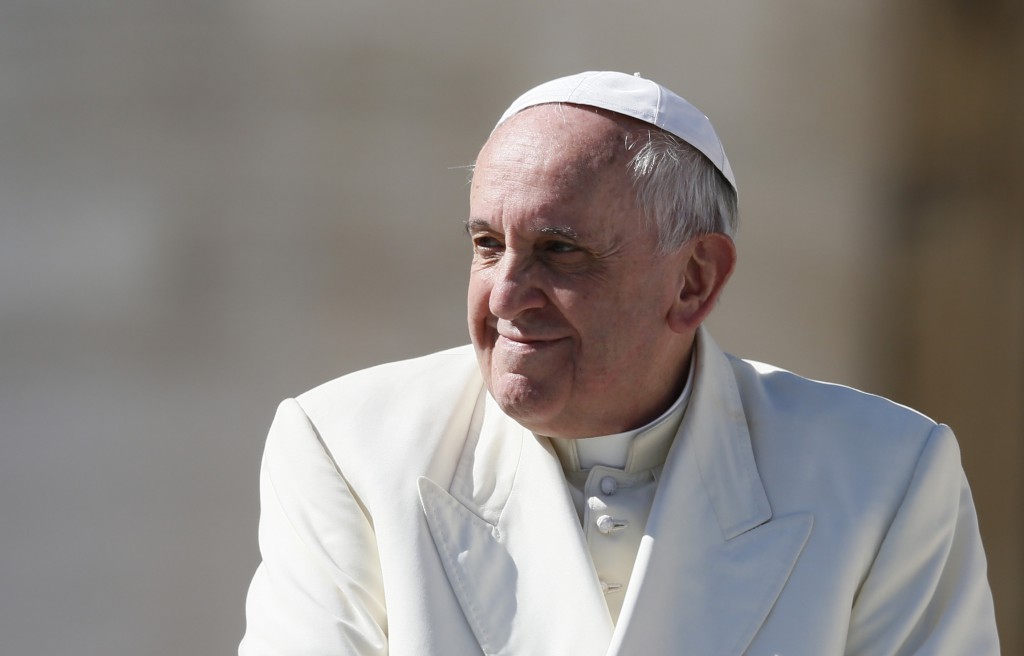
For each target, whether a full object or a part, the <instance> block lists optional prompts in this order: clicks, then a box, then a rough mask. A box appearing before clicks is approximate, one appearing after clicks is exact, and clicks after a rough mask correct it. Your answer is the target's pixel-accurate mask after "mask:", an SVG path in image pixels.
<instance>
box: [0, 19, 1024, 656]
mask: <svg viewBox="0 0 1024 656" xmlns="http://www.w3.org/2000/svg"><path fill="white" fill-rule="evenodd" d="M960 4H962V3H953V2H938V3H933V4H930V5H929V4H927V3H924V2H916V3H915V2H905V3H889V2H881V0H868V1H867V2H847V3H839V2H825V1H822V0H816V1H812V0H769V1H755V0H727V1H723V2H715V3H678V2H677V3H669V2H652V1H650V0H641V1H638V2H632V3H628V4H626V3H622V4H620V3H614V2H605V1H598V2H589V3H582V2H580V3H571V2H565V3H551V2H534V1H526V2H516V3H496V2H470V1H468V0H465V1H458V0H435V1H434V2H430V3H417V2H412V1H411V0H398V1H395V2H387V3H383V2H381V3H373V2H369V1H366V2H351V1H344V0H343V1H340V2H338V1H336V2H317V1H305V0H300V1H299V2H289V3H282V2H267V1H266V0H251V1H247V2H242V1H240V0H222V1H220V2H215V1H214V2H196V1H195V0H184V1H180V2H169V1H164V2H158V1H156V0H135V1H131V2H129V1H128V0H96V1H93V2H87V3H82V2H70V1H65V0H34V1H33V2H27V1H12V0H8V1H6V2H3V3H2V5H0V418H2V422H0V426H2V429H0V430H2V434H0V652H2V653H5V654H7V653H9V654H64V653H69V654H70V653H73V654H81V655H91V654H96V655H100V654H103V655H109V654H167V655H170V654H219V653H230V652H232V651H233V650H234V649H235V645H236V644H237V641H238V639H239V638H240V637H241V634H242V632H243V629H244V615H243V612H244V608H243V604H244V597H245V593H246V587H247V584H248V580H249V577H250V576H251V574H252V571H253V569H254V568H255V567H256V565H257V564H258V562H259V554H258V551H257V545H256V523H257V518H258V512H259V509H258V498H257V492H258V490H257V477H258V469H259V460H260V455H261V449H262V442H263V438H264V436H265V433H266V429H267V427H268V425H269V423H270V420H271V418H272V416H273V413H274V408H275V405H276V403H277V402H278V401H279V400H280V399H282V398H284V397H287V396H291V395H294V394H297V393H300V392H301V391H303V390H305V389H307V388H309V387H311V386H313V385H316V384H318V383H320V382H322V381H325V380H327V379H330V378H333V377H335V376H338V375H340V374H342V373H345V372H348V371H351V370H354V369H357V368H361V367H364V366H367V365H370V364H373V363H376V362H380V361H384V360H393V359H398V358H402V357H407V356H412V355H417V354H422V353H425V352H428V351H431V350H435V349H439V348H442V347H447V346H452V345H456V344H460V343H463V342H465V341H467V333H466V329H465V320H464V293H465V292H464V286H465V275H466V271H467V266H468V261H469V257H468V256H469V251H468V247H467V240H466V239H465V237H464V235H463V234H462V227H461V221H462V219H463V217H464V215H465V212H466V207H467V198H466V197H467V185H466V179H467V175H466V172H465V170H464V169H462V168H460V167H463V166H465V165H467V164H470V163H471V162H472V161H473V159H474V158H475V155H476V151H477V149H478V148H479V146H480V145H481V144H482V142H483V140H484V139H485V138H486V136H487V134H488V132H489V130H490V127H491V125H492V123H493V121H494V120H496V118H497V117H498V116H499V115H500V113H501V111H503V109H504V108H505V106H506V105H507V104H508V103H509V102H511V100H512V99H513V98H514V97H515V96H516V95H518V94H519V93H520V92H521V91H523V90H525V89H526V88H528V87H530V86H532V85H534V84H536V83H539V82H541V81H543V80H545V79H549V78H552V77H556V76H559V75H563V74H569V73H574V72H578V71H581V70H587V69H606V68H607V69H616V70H624V71H626V72H633V71H641V72H642V73H643V74H644V75H645V76H648V77H652V78H654V79H657V80H659V81H661V82H662V83H664V84H666V85H667V86H670V87H672V88H674V89H676V90H677V91H679V92H680V93H682V94H683V95H684V96H686V97H687V98H688V99H690V100H691V101H692V102H694V103H695V104H697V105H698V106H699V107H701V109H703V110H704V111H705V112H706V113H707V114H708V115H709V116H710V117H711V118H712V120H713V121H714V123H715V126H716V127H717V129H718V131H719V133H720V134H721V135H722V138H723V140H724V142H725V145H726V147H727V150H728V152H729V156H730V159H731V161H732V165H733V168H734V170H735V171H736V175H737V177H738V180H739V186H740V201H741V202H740V205H741V214H742V229H741V236H740V240H739V248H740V258H741V259H740V266H739V269H738V271H737V274H736V276H735V277H734V279H733V282H732V283H731V285H730V287H729V288H728V289H727V291H726V294H725V297H724V299H723V301H722V303H721V305H720V307H719V308H718V309H717V310H716V314H715V315H714V317H713V319H712V321H711V325H712V329H713V332H714V333H715V335H716V338H717V339H718V341H719V342H720V343H721V344H722V345H723V347H725V348H726V349H727V350H731V351H733V352H735V353H737V354H740V355H743V356H746V357H753V358H755V359H760V360H765V361H769V362H773V363H775V364H778V365H781V366H784V367H786V368H789V369H793V370H795V371H797V372H798V373H801V374H804V375H807V376H811V377H815V378H825V379H829V380H832V381H836V382H841V383H845V384H849V385H854V386H858V387H863V388H867V389H869V390H872V391H876V392H880V393H884V394H887V395H892V396H893V397H894V398H896V399H897V400H900V401H904V402H908V403H913V404H915V405H918V406H919V407H922V409H924V410H926V411H927V412H929V413H931V414H933V415H935V416H936V418H938V419H942V420H945V421H949V422H950V423H952V424H953V425H954V428H955V429H957V430H958V434H959V435H960V438H961V442H962V447H963V450H964V458H965V465H966V466H968V473H969V475H970V476H971V477H972V480H973V481H974V483H975V489H976V494H977V496H978V499H979V510H980V512H981V515H982V527H983V530H984V531H985V539H986V543H987V546H988V548H989V552H990V556H991V557H992V561H993V565H992V566H993V571H994V573H993V576H992V579H993V582H994V584H996V586H997V590H996V592H997V599H999V603H1000V612H1001V614H1002V615H1001V621H1002V623H1003V626H1002V629H1003V630H1004V641H1006V649H1007V652H1006V653H1012V651H1011V650H1012V649H1013V648H1014V647H1013V645H1019V644H1020V642H1019V640H1020V638H1019V636H1020V633H1019V632H1020V629H1019V628H1018V627H1016V626H1012V625H1011V624H1016V621H1017V619H1019V612H1018V610H1019V609H1020V597H1021V577H1020V567H1019V565H1018V564H1017V563H1019V561H1020V560H1021V556H1022V554H1021V538H1020V536H1021V531H1020V517H1021V515H1022V513H1021V512H1020V509H1021V499H1022V496H1021V493H1020V482H1019V480H1018V479H1017V478H1016V475H1015V470H1016V468H1017V466H1018V465H1019V464H1021V450H1020V437H1021V425H1022V424H1021V419H1020V411H1019V407H1020V398H1021V396H1020V394H1021V389H1022V388H1021V383H1020V381H1021V364H1020V363H1021V356H1020V341H1021V340H1020V335H1021V333H1020V327H1021V325H1022V324H1021V310H1020V304H1021V301H1020V298H1021V297H1024V292H1022V289H1024V286H1022V285H1021V284H1020V281H1021V279H1022V278H1024V275H1022V273H1021V265H1020V262H1021V260H1022V259H1024V258H1022V257H1021V253H1022V251H1021V249H1020V248H1019V241H1018V240H1020V234H1021V232H1020V229H1019V228H1020V210H1019V208H1020V207H1021V205H1020V204H1019V203H1018V202H1017V201H1019V195H1017V196H1008V195H1005V194H1004V195H999V192H991V191H990V190H989V191H987V187H984V186H977V184H979V183H978V179H977V178H979V176H980V177H984V179H985V180H989V181H990V180H991V179H992V177H991V175H988V174H987V173H986V174H985V175H984V176H982V175H981V174H977V175H974V176H973V177H972V175H970V174H966V175H964V176H961V177H963V178H964V179H966V180H967V182H962V181H961V182H962V183H963V184H964V185H966V186H964V187H962V188H963V189H965V190H967V191H965V192H964V193H963V194H960V195H958V196H956V198H955V199H954V201H955V202H950V201H949V199H946V200H943V199H944V198H945V197H944V196H943V194H944V193H946V191H944V190H946V189H949V188H952V187H949V186H948V185H947V183H948V180H949V176H946V177H943V176H944V175H946V174H945V173H944V172H945V171H947V169H948V170H952V171H954V172H958V171H959V172H963V171H968V170H970V171H976V170H980V169H977V167H974V168H971V167H967V166H964V165H963V157H966V158H967V160H966V161H967V163H968V164H970V163H971V162H972V161H974V160H971V157H973V156H974V155H972V153H976V152H979V151H980V154H978V155H977V159H978V161H986V162H988V161H990V160H991V159H992V158H993V157H995V155H998V154H999V153H1003V154H1004V155H1005V157H1007V158H1009V159H1005V161H1003V160H998V158H997V162H1002V163H1001V164H1000V167H999V169H998V171H999V172H997V173H998V175H1004V174H1005V176H1006V177H1005V179H1004V182H1005V183H1006V184H1003V185H1002V186H1001V187H999V189H1000V190H1003V191H1005V190H1006V189H1011V188H1013V187H1014V185H1013V182H1014V181H1018V182H1017V185H1016V186H1020V185H1019V180H1020V175H1021V173H1022V171H1024V167H1021V166H1020V159H1019V157H1016V158H1014V157H1015V156H1014V155H1013V154H1012V153H1014V152H1019V149H1017V150H1013V149H1014V148H1016V147H1017V146H1018V145H1020V143H1021V140H1020V138H1019V137H1020V131H1019V124H1020V121H1019V116H1020V115H1021V114H1020V110H1021V107H1022V104H1021V102H1020V92H1019V91H1018V90H1017V89H1019V86H1020V85H1019V80H1020V79H1021V77H1020V74H1021V72H1022V71H1024V67H1022V66H1021V65H1020V62H1021V59H1020V58H1019V55H1020V49H1019V48H1016V49H1014V48H1012V47H1011V48H1010V49H1009V50H1006V51H1005V52H1004V51H1002V50H998V48H999V47H1002V46H1000V44H1005V43H1011V42H1016V41H1012V40H1011V39H1009V38H1008V37H1006V34H1007V33H1009V34H1011V35H1015V38H1016V37H1019V36H1021V35H1024V30H1021V25H1022V21H1021V20H1020V17H1021V14H1020V12H1019V11H1017V10H1015V9H1014V8H1013V6H1011V3H999V2H980V3H978V7H980V8H981V9H979V10H978V11H979V12H981V13H982V14H985V15H984V16H983V18H982V19H981V20H980V22H978V23H977V25H980V27H977V26H975V25H976V23H975V22H973V21H974V20H975V19H973V18H970V17H968V18H967V19H964V18H963V17H962V16H959V15H958V14H957V13H956V12H958V11H962V7H961V8H958V7H960ZM986 12H987V13H986ZM935 30H938V31H937V32H936V31H935ZM936 34H938V36H935V35H936ZM942 39H949V40H950V43H951V44H952V45H949V44H944V42H943V41H942ZM1000 39H1003V40H1000ZM1020 40H1024V39H1018V41H1020ZM974 43H985V44H991V43H995V44H996V45H995V46H986V47H990V48H996V51H995V52H993V53H990V55H986V52H987V51H985V50H984V48H982V50H981V51H980V52H981V54H980V55H978V59H977V60H971V59H968V60H967V61H964V60H963V58H958V59H957V60H955V61H954V62H953V64H955V65H951V63H950V62H949V61H946V60H944V59H943V56H944V55H943V53H946V52H948V49H949V48H954V49H956V48H959V50H954V51H955V52H976V51H977V50H978V49H977V48H974V47H973V46H972V45H971V44H974ZM947 46H948V47H947ZM987 56H990V57H991V58H992V60H991V61H989V60H988V59H985V57H987ZM993 62H996V63H993ZM958 67H959V68H958ZM993 71H994V72H993ZM1000 76H1005V79H1006V80H1016V86H1014V85H1007V84H1003V83H1002V82H1001V80H1003V79H1004V78H1003V77H1000ZM922 80H924V81H925V82H924V83H922ZM929 80H931V81H932V83H929V82H928V81H929ZM944 103H945V104H944ZM943 107H947V109H948V107H954V108H958V109H956V111H955V112H952V113H949V119H948V120H947V121H946V122H943V121H942V120H938V119H936V118H935V117H936V116H945V115H946V114H943V110H942V108H943ZM957 112H960V113H957ZM961 114H962V115H963V116H967V117H973V118H968V120H963V121H961V120H957V117H959V116H961ZM992 125H997V126H999V127H998V130H994V129H988V128H987V127H986V126H988V127H991V126H992ZM1005 126H1010V128H1009V131H1007V130H1008V129H1007V128H1006V127H1005ZM1013 130H1017V131H1013ZM993 131H995V132H998V134H995V135H994V136H993V134H992V133H993ZM934 135H939V138H938V140H937V139H936V138H935V136H934ZM943 139H947V140H949V139H951V141H944V140H943ZM986 139H989V140H991V143H990V142H989V141H986ZM936 143H938V145H935V144H936ZM1011 146H1012V148H1011ZM960 153H966V155H961V154H960ZM993 153H995V155H994V154H993ZM936 161H939V162H947V161H948V162H953V163H954V164H950V165H949V167H947V169H943V168H941V167H939V169H940V170H939V171H938V173H936V166H937V165H936V164H935V162H936ZM955 162H961V164H959V165H958V164H955ZM954 177H955V176H954ZM955 179H956V180H958V181H959V180H961V178H959V177H957V178H955ZM1001 179H1002V178H1001ZM971 181H974V183H976V184H975V186H970V185H971V184H972V182H971ZM955 188H956V189H961V187H955ZM978 199H984V202H985V203H988V204H987V205H984V206H983V207H979V205H978V202H976V201H978ZM936 208H939V209H936ZM949 208H953V209H949ZM935 215H940V216H941V217H947V215H948V216H951V217H952V218H941V219H935V218H934V216H935ZM979 217H982V218H984V217H988V218H989V219H991V220H993V221H996V224H995V225H989V223H986V222H985V221H983V220H982V219H981V218H979ZM934 226H940V227H942V228H941V229H939V230H937V231H936V229H934ZM943 226H944V227H943ZM961 231H962V232H961ZM936 234H937V235H938V236H937V237H935V238H934V239H930V240H929V239H926V238H927V237H929V236H931V235H936ZM963 234H966V235H974V236H975V237H977V239H978V240H980V241H978V244H977V245H976V247H973V248H966V247H964V246H963V243H964V242H963V239H961V236H962V235H963ZM922 235H923V236H924V237H922ZM979 235H980V236H979ZM922 239H924V241H922ZM922 243H924V244H928V245H929V246H928V247H927V248H925V249H924V251H923V252H922V251H921V248H920V247H919V245H920V244H922ZM970 243H972V244H973V243H974V242H970ZM1008 244H1010V245H1008ZM1014 249H1016V250H1014ZM972 263H974V264H972ZM986 266H987V267H990V268H992V271H993V272H994V274H993V275H992V276H991V279H995V278H998V280H1000V281H1003V282H1000V285H1001V286H999V285H994V284H990V278H989V277H987V276H988V275H989V274H988V273H986V272H987V271H988V269H986V268H985V267H986ZM933 274H934V275H933ZM943 274H946V275H950V276H951V281H949V284H947V281H946V279H945V278H943ZM1005 281H1009V282H1005ZM954 283H959V284H960V285H961V288H959V293H958V294H957V295H956V296H953V295H952V291H954V288H955V284H954ZM975 283H978V284H977V285H976V284H975ZM979 289H980V290H981V291H979ZM1018 292H1021V293H1020V294H1019V295H1018ZM947 294H948V295H947ZM979 294H981V295H980V296H979ZM986 294H987V295H986ZM979 298H980V299H982V300H983V301H984V303H982V301H978V304H979V307H978V308H975V309H974V310H972V309H971V305H970V304H971V299H979ZM921 299H923V300H921ZM928 299H932V300H931V301H929V300H928ZM986 313H987V314H986ZM965 316H969V317H970V318H971V319H970V320H971V321H974V322H975V323H969V324H962V323H960V324H958V323H957V321H958V320H961V321H967V319H964V318H963V317H965ZM958 317H959V319H958ZM979 324H980V325H981V327H979ZM950 326H951V327H952V328H955V329H957V330H961V329H962V330H961V332H956V331H955V330H953V332H951V330H952V329H951V330H946V329H945V328H947V327H950ZM957 326H960V328H957ZM964 326H966V327H964ZM950 335H952V337H950ZM950 340H952V343H953V344H954V345H955V346H952V347H951V346H950V343H951V341H950ZM972 340H980V341H985V340H989V341H993V343H995V344H997V345H998V346H999V349H998V351H996V354H995V356H994V357H993V359H992V363H990V364H991V366H989V365H988V364H986V365H985V366H983V367H980V368H979V367H974V368H972V369H971V370H970V371H969V372H965V371H963V369H964V368H965V367H969V366H971V363H973V362H974V359H971V358H969V357H968V358H966V359H965V358H960V359H958V358H956V357H953V358H949V359H947V358H944V357H943V356H944V355H948V354H949V353H951V352H952V351H954V350H955V351H956V352H958V353H964V352H966V353H968V354H970V353H972V352H973V351H972V348H973V347H972V346H971V344H972V343H973V342H972ZM999 340H1001V341H999ZM935 354H938V357H936V355H935ZM933 362H935V363H942V367H940V368H939V370H938V371H937V372H936V373H935V374H934V375H933V374H932V373H930V372H929V369H928V366H927V365H928V363H933ZM986 367H987V368H986ZM964 378H970V380H971V382H970V387H969V388H968V389H967V390H966V391H965V390H964V389H961V388H957V387H955V386H953V387H950V386H949V385H946V384H945V383H946V382H948V381H949V380H951V379H952V380H958V379H964ZM922 381H925V382H923V383H922ZM928 381H938V383H935V384H933V385H931V386H930V385H929V383H928ZM961 385H962V383H961ZM933 387H934V388H935V389H933ZM985 387H990V388H992V389H996V390H1001V392H993V394H995V396H996V397H998V398H995V397H987V396H985V397H982V398H980V399H978V398H976V394H977V393H976V392H972V389H973V390H977V389H978V388H985ZM972 394H974V396H972ZM1000 394H1001V396H1000ZM972 404H973V405H972ZM971 408H977V409H978V410H977V411H976V412H974V411H971ZM960 416H963V417H964V418H963V419H961V420H959V421H958V418H959V417H960ZM977 416H981V417H983V418H985V421H982V422H980V424H978V425H974V424H972V423H971V418H972V417H977ZM986 421H987V423H986ZM986 427H988V428H986ZM1000 431H1001V432H1000ZM993 436H995V437H993ZM997 438H998V439H997ZM1006 463H1011V466H1007V465H1006ZM1007 508H1009V509H1010V511H1009V512H1008V511H1007ZM1003 618H1005V619H1003Z"/></svg>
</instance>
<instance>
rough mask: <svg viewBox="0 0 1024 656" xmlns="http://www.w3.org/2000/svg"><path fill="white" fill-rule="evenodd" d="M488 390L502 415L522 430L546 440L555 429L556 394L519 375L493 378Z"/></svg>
mask: <svg viewBox="0 0 1024 656" xmlns="http://www.w3.org/2000/svg"><path fill="white" fill-rule="evenodd" d="M487 389H488V390H489V391H490V393H491V396H493V397H494V400H495V401H497V402H498V406H499V407H500V408H501V409H502V411H503V412H504V413H505V414H506V415H508V416H509V417H511V418H512V419H515V420H516V422H517V423H519V424H520V425H522V426H523V427H524V428H526V429H528V430H531V431H533V432H534V433H539V434H541V435H545V436H548V437H558V436H557V435H555V434H554V433H553V432H552V431H553V429H555V427H556V426H557V425H558V415H559V410H560V403H559V399H558V394H557V393H554V392H553V391H552V390H550V389H548V388H547V387H546V386H540V385H536V384H534V383H533V382H531V381H530V380H529V379H528V378H526V377H525V376H523V375H521V374H511V373H507V372H505V373H501V374H494V375H492V377H491V380H489V381H487Z"/></svg>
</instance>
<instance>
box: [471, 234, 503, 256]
mask: <svg viewBox="0 0 1024 656" xmlns="http://www.w3.org/2000/svg"><path fill="white" fill-rule="evenodd" d="M504 248H505V245H504V244H502V243H501V241H500V240H498V239H497V238H495V237H492V236H490V235H475V236H474V237H473V250H474V251H476V252H477V253H479V254H481V255H493V254H496V253H500V252H501V251H502V250H504Z"/></svg>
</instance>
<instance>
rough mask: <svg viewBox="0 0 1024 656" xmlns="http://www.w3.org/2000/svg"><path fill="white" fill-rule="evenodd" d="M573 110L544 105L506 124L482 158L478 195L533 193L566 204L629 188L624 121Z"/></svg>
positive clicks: (477, 174)
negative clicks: (583, 195) (584, 195)
mask: <svg viewBox="0 0 1024 656" xmlns="http://www.w3.org/2000/svg"><path fill="white" fill-rule="evenodd" d="M616 117H618V115H615V114H612V113H610V112H604V111H602V110H594V109H591V108H581V107H576V106H572V105H539V106H536V107H531V108H528V109H526V110H524V111H522V112H520V113H519V114H517V115H515V116H513V117H512V118H511V119H509V120H508V121H506V122H505V123H503V124H502V125H501V126H499V127H498V129H497V130H495V131H494V133H493V134H492V135H491V138H490V139H488V140H487V143H486V144H484V147H483V149H482V150H481V151H480V155H479V157H478V158H477V165H476V169H475V172H474V176H473V182H474V184H473V193H474V194H475V195H477V194H479V193H480V192H486V193H487V194H488V195H490V194H506V193H516V192H517V191H522V190H526V189H529V190H531V191H533V192H535V193H536V192H544V193H547V194H549V195H551V196H552V197H557V198H560V199H565V198H568V197H571V196H575V195H578V194H580V193H584V192H588V191H590V192H593V191H596V190H598V189H600V188H602V187H606V186H607V185H609V184H613V185H615V186H617V187H618V186H622V185H629V184H630V182H631V181H630V177H629V174H628V171H627V169H626V163H627V161H628V155H629V153H628V150H627V148H626V143H627V140H628V136H629V130H628V126H627V125H626V119H625V117H618V118H616Z"/></svg>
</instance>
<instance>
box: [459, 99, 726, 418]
mask: <svg viewBox="0 0 1024 656" xmlns="http://www.w3.org/2000/svg"><path fill="white" fill-rule="evenodd" d="M513 107H515V106H513ZM704 120H705V121H706V119H704ZM666 137H671V135H666V134H665V133H663V132H662V131H661V130H660V129H658V128H656V127H653V126H652V125H650V124H647V123H644V122H642V121H640V120H637V119H636V118H633V117H629V116H626V115H623V114H621V113H617V112H613V111H608V110H607V109H603V108H599V107H594V106H590V105H579V104H571V103H563V102H541V103H537V104H529V105H527V106H526V107H523V108H520V109H517V110H516V111H515V112H513V113H512V114H511V115H509V116H507V117H505V118H503V121H502V122H501V123H500V124H499V126H498V127H497V128H496V129H495V131H494V132H493V133H492V135H491V137H490V139H488V141H487V143H486V144H485V145H484V147H483V149H482V150H481V152H480V155H479V157H478V159H477V164H476V169H475V173H474V177H473V184H472V191H471V196H470V216H469V220H468V222H467V227H468V230H469V234H470V238H471V240H472V243H473V264H472V269H471V273H470V284H469V328H470V334H471V336H472V340H473V344H474V347H475V349H476V353H477V358H478V360H479V364H480V368H481V371H482V373H483V376H484V380H485V382H486V384H487V387H488V389H489V391H490V392H491V394H492V396H494V398H495V399H496V400H497V401H498V403H499V404H500V405H501V407H502V408H503V409H504V410H505V412H506V413H508V414H509V415H510V416H512V417H513V418H515V419H516V420H517V421H519V422H520V423H521V424H523V425H524V426H526V427H527V428H529V429H531V430H533V431H535V432H537V433H541V434H545V435H549V436H554V437H570V438H573V437H589V436H594V435H603V434H609V433H614V432H619V431H623V430H628V429H631V428H635V427H638V426H641V425H643V424H644V423H646V422H648V421H650V420H651V419H654V418H655V417H657V416H658V415H659V414H660V413H661V412H662V411H664V409H665V408H666V407H668V405H670V404H671V403H672V401H673V400H674V399H675V397H676V395H678V393H679V391H680V389H681V387H682V384H683V382H684V380H685V375H686V371H687V367H688V363H689V355H690V351H691V349H692V346H693V341H694V336H695V334H696V331H697V329H698V327H699V326H700V324H701V322H702V321H703V320H704V318H705V317H706V316H707V314H708V313H709V312H710V310H711V308H712V307H713V305H714V302H715V300H716V299H717V297H718V295H719V293H720V292H721V289H722V287H723V286H724V284H725V282H726V280H727V279H728V277H729V275H730V274H731V272H732V269H733V266H734V263H735V249H734V247H733V243H732V239H731V238H730V236H729V234H727V231H728V230H731V229H732V228H733V227H734V220H733V219H732V217H734V216H735V195H734V193H732V194H731V198H732V205H731V208H732V210H731V212H729V201H728V198H729V197H730V194H726V200H725V201H722V200H721V199H719V198H718V197H717V196H715V195H714V194H711V196H712V198H711V199H710V200H709V199H708V198H707V196H708V194H707V193H702V192H701V190H702V189H705V188H706V189H716V187H715V184H705V182H703V181H702V180H701V175H702V174H704V177H706V178H709V179H710V180H711V181H712V182H717V183H719V187H720V186H721V184H720V183H721V182H722V180H723V179H724V174H723V172H722V170H721V169H719V168H716V167H715V166H714V165H713V164H711V163H710V162H709V161H708V160H707V158H706V156H704V155H702V154H701V153H700V152H698V151H694V149H693V148H691V147H690V146H689V145H688V144H686V143H685V142H683V143H682V144H680V143H679V142H678V140H675V139H672V138H666ZM680 145H681V146H682V147H680ZM723 158H724V155H723ZM694 163H696V164H698V165H699V166H697V167H696V168H697V169H699V170H700V171H699V172H698V173H693V172H692V171H693V170H694V169H695V167H694V165H693V164H694ZM708 170H710V172H709V171H708ZM680 176H682V177H681V178H680ZM730 176H731V172H730ZM725 186H726V188H727V190H728V191H729V192H732V188H731V186H729V184H728V183H726V185H725ZM680 188H682V191H680ZM723 208H725V209H724V210H723ZM673 217H680V218H681V221H680V220H677V219H676V218H673ZM677 223H678V224H681V225H677Z"/></svg>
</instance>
